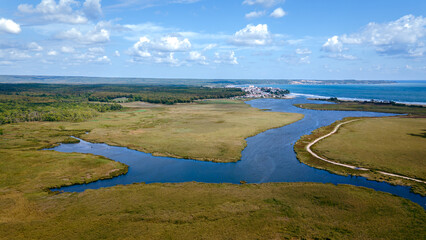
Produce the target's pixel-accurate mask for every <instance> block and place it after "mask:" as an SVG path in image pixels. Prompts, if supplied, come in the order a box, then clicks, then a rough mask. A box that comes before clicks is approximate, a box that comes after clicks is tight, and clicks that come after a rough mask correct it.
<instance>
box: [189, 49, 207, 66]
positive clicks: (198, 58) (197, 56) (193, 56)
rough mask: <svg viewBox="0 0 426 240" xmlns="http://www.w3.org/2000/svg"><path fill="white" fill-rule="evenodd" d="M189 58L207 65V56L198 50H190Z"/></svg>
mask: <svg viewBox="0 0 426 240" xmlns="http://www.w3.org/2000/svg"><path fill="white" fill-rule="evenodd" d="M188 60H189V61H191V62H197V63H199V64H202V65H207V61H206V60H207V58H206V57H205V56H203V55H202V54H201V53H200V52H197V51H192V52H189V58H188Z"/></svg>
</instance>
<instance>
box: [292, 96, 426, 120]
mask: <svg viewBox="0 0 426 240" xmlns="http://www.w3.org/2000/svg"><path fill="white" fill-rule="evenodd" d="M330 100H331V102H335V103H336V104H312V103H305V104H296V105H295V106H296V107H301V108H306V109H314V110H336V111H368V112H386V113H400V114H409V115H415V116H426V107H424V106H418V105H405V104H397V103H394V102H374V101H365V102H359V101H353V102H349V101H339V100H338V99H337V98H336V99H333V98H332V99H330Z"/></svg>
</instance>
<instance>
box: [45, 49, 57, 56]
mask: <svg viewBox="0 0 426 240" xmlns="http://www.w3.org/2000/svg"><path fill="white" fill-rule="evenodd" d="M47 55H49V56H56V55H58V52H56V51H54V50H52V51H49V52H47Z"/></svg>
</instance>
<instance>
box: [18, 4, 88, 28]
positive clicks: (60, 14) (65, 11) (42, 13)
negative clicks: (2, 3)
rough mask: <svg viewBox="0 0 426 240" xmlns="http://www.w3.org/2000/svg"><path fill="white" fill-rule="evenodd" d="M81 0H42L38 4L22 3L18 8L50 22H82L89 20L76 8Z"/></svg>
mask: <svg viewBox="0 0 426 240" xmlns="http://www.w3.org/2000/svg"><path fill="white" fill-rule="evenodd" d="M77 6H79V2H78V1H75V0H59V2H58V3H56V1H55V0H42V1H41V2H40V3H39V4H38V5H37V6H35V7H34V6H33V5H31V4H20V5H19V6H18V10H19V11H20V12H22V13H26V14H35V15H37V16H39V17H40V18H41V19H43V20H46V21H49V22H62V23H71V24H82V23H86V22H87V21H88V20H87V18H86V17H85V16H84V14H83V13H82V12H81V11H78V10H75V7H77Z"/></svg>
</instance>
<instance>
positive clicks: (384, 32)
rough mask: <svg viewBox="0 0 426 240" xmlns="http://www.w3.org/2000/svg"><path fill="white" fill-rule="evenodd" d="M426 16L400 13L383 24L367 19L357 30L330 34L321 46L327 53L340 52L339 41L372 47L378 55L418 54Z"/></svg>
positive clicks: (422, 38)
mask: <svg viewBox="0 0 426 240" xmlns="http://www.w3.org/2000/svg"><path fill="white" fill-rule="evenodd" d="M425 36H426V18H424V17H422V16H420V17H415V16H413V15H406V16H403V17H401V18H399V19H397V20H395V21H391V22H387V23H375V22H371V23H369V24H367V26H365V27H364V28H363V29H362V30H361V31H360V32H357V33H353V34H349V35H347V34H344V35H342V36H340V37H339V36H333V37H332V38H330V39H328V41H327V42H326V43H325V44H324V45H323V50H325V51H328V52H342V48H343V44H348V45H365V46H371V47H374V49H375V50H376V51H377V52H378V53H380V54H387V55H405V56H411V57H421V56H424V53H425V48H424V44H425Z"/></svg>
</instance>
